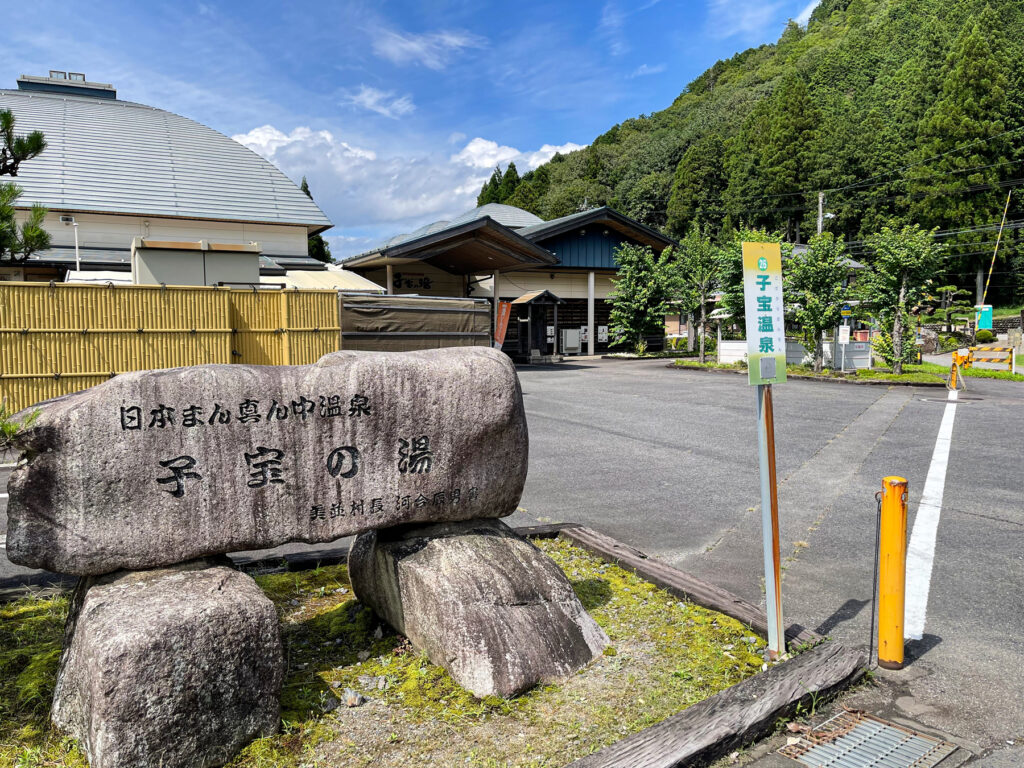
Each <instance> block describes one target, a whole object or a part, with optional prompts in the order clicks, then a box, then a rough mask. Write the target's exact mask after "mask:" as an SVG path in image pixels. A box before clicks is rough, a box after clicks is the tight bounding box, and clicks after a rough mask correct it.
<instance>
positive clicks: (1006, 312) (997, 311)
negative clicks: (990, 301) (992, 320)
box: [992, 304, 1024, 317]
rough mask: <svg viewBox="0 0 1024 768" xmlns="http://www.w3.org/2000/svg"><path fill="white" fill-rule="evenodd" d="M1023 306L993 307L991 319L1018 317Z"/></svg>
mask: <svg viewBox="0 0 1024 768" xmlns="http://www.w3.org/2000/svg"><path fill="white" fill-rule="evenodd" d="M1022 309H1024V304H1014V305H1013V306H1010V307H993V308H992V317H1020V312H1021V310H1022Z"/></svg>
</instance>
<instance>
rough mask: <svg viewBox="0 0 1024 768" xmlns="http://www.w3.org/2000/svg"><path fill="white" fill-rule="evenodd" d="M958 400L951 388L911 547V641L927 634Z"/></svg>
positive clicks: (907, 622) (907, 633)
mask: <svg viewBox="0 0 1024 768" xmlns="http://www.w3.org/2000/svg"><path fill="white" fill-rule="evenodd" d="M956 400H957V393H956V390H951V391H950V393H949V402H948V403H946V410H945V411H944V412H943V414H942V423H941V424H940V425H939V434H938V436H937V437H936V438H935V450H934V451H933V452H932V463H931V465H930V466H929V467H928V477H927V478H926V479H925V481H924V491H923V492H922V494H921V503H920V504H919V505H918V507H917V517H916V518H915V519H914V532H913V533H912V534H911V535H910V545H909V546H908V547H907V596H906V607H905V609H904V620H903V636H904V637H905V638H906V639H907V640H920V639H921V638H922V637H923V636H924V623H925V619H926V617H927V614H928V592H929V590H930V588H931V582H932V565H933V564H934V561H935V539H936V536H937V534H938V530H939V516H940V514H941V513H942V495H943V492H944V491H945V488H946V467H947V466H948V464H949V448H950V445H951V444H952V439H953V419H954V418H955V417H956Z"/></svg>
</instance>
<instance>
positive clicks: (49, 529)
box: [7, 347, 527, 575]
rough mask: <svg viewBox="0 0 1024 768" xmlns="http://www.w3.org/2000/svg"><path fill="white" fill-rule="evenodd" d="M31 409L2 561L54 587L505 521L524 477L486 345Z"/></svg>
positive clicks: (173, 381) (183, 380) (206, 370)
mask: <svg viewBox="0 0 1024 768" xmlns="http://www.w3.org/2000/svg"><path fill="white" fill-rule="evenodd" d="M39 411H40V413H39V417H38V419H37V420H36V421H35V422H33V423H32V425H31V427H30V428H29V429H28V430H27V432H26V433H25V435H24V437H23V439H22V440H21V443H22V446H23V449H24V451H25V453H24V456H23V462H22V463H21V464H19V466H18V467H17V469H15V470H14V472H13V473H12V475H11V480H10V485H9V490H10V501H9V503H8V507H7V514H8V516H9V523H8V531H7V556H8V557H9V558H10V559H11V561H13V562H15V563H19V564H21V565H26V566H29V567H32V568H45V569H47V570H50V571H58V572H63V573H75V574H83V575H85V574H100V573H107V572H110V571H114V570H118V569H122V568H152V567H159V566H163V565H170V564H172V563H179V562H184V561H186V560H190V559H193V558H196V557H202V556H206V555H211V554H218V553H226V552H234V551H241V550H252V549H263V548H269V547H275V546H277V545H279V544H284V543H286V542H291V541H302V542H309V543H313V542H327V541H332V540H334V539H337V538H339V537H341V536H347V535H351V534H355V533H359V532H361V531H367V530H372V529H375V528H384V527H387V526H391V525H396V524H399V523H410V522H433V521H444V520H469V519H474V518H480V517H500V516H503V515H507V514H510V513H511V512H513V511H514V510H515V509H516V505H517V504H518V502H519V498H520V496H521V494H522V490H523V483H524V482H525V479H526V466H527V432H526V419H525V416H524V412H523V402H522V392H521V390H520V388H519V381H518V379H517V377H516V373H515V368H514V367H513V365H512V363H511V362H510V360H509V359H508V357H506V356H505V355H503V354H502V353H501V352H498V351H496V350H492V349H487V348H484V347H467V348H458V349H438V350H429V351H423V352H401V353H395V352H337V353H333V354H330V355H326V356H325V357H323V358H322V359H321V360H320V361H319V362H318V363H316V364H315V365H309V366H280V367H266V366H242V365H203V366H198V367H194V368H175V369H170V370H163V371H140V372H135V373H126V374H123V375H120V376H117V377H115V378H113V379H111V380H110V381H107V382H105V383H103V384H100V385H98V386H96V387H93V388H92V389H88V390H85V391H83V392H77V393H75V394H72V395H67V396H65V397H62V398H58V399H56V400H51V401H49V402H46V403H43V404H41V405H40V406H39Z"/></svg>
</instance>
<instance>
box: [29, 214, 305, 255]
mask: <svg viewBox="0 0 1024 768" xmlns="http://www.w3.org/2000/svg"><path fill="white" fill-rule="evenodd" d="M26 215H27V213H26V212H19V214H18V218H19V219H21V220H24V218H25V216H26ZM62 215H69V216H74V217H75V221H76V222H77V223H78V245H79V247H80V248H123V249H125V250H129V249H131V246H132V239H133V238H135V237H146V238H150V239H153V240H170V241H184V242H195V241H197V240H207V241H209V242H211V243H232V244H237V245H246V244H248V243H251V242H257V243H259V244H260V249H261V250H262V252H263V253H265V254H267V255H268V256H274V255H279V256H305V255H306V238H307V234H306V228H305V227H304V226H289V225H287V224H247V223H242V222H229V221H204V220H201V219H164V218H157V217H153V216H125V215H119V214H102V213H68V214H63V213H61V212H60V211H50V212H49V213H47V215H46V219H45V221H44V224H43V226H44V227H45V229H46V231H47V232H49V233H50V240H51V243H52V244H53V245H55V246H73V245H74V244H75V232H74V227H71V226H69V225H65V224H61V223H60V217H61V216H62Z"/></svg>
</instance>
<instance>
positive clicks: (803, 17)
mask: <svg viewBox="0 0 1024 768" xmlns="http://www.w3.org/2000/svg"><path fill="white" fill-rule="evenodd" d="M819 3H821V0H811V2H809V3H808V4H807V5H806V6H804V9H803V10H802V11H800V15H799V16H797V17H796V23H797V24H799V25H800V26H802V27H803V26H807V22H808V21H810V20H811V14H812V13H814V9H815V8H817V7H818V4H819Z"/></svg>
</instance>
